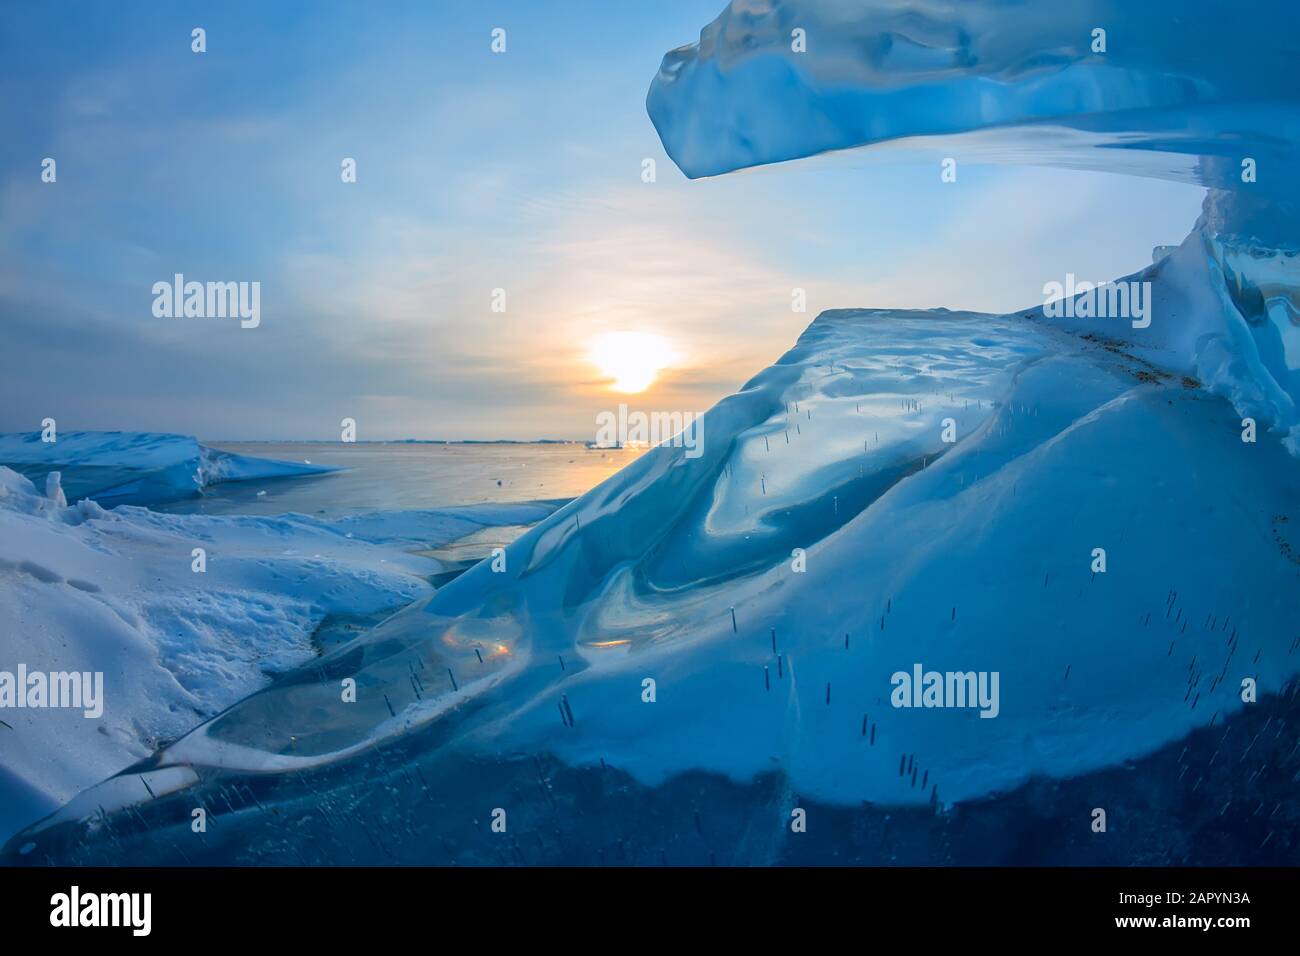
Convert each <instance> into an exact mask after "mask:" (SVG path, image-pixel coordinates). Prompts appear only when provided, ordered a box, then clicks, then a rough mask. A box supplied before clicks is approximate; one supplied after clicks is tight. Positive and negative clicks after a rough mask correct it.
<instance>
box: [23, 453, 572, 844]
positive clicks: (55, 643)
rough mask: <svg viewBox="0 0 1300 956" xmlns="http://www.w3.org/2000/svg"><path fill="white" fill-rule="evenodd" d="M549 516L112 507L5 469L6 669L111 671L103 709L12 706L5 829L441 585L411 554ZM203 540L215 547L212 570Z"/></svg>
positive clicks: (537, 509)
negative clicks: (255, 513)
mask: <svg viewBox="0 0 1300 956" xmlns="http://www.w3.org/2000/svg"><path fill="white" fill-rule="evenodd" d="M80 447H81V449H82V450H84V449H85V446H84V445H82V446H80ZM83 464H84V463H83ZM241 467H242V466H241ZM550 510H551V509H550V507H549V506H544V505H492V506H484V507H471V508H453V509H446V510H443V511H426V512H407V513H404V514H403V515H402V516H401V517H400V519H398V518H396V517H395V516H392V515H384V514H375V515H358V516H355V517H351V518H347V519H343V520H339V521H335V522H328V521H322V520H317V519H313V518H309V517H306V516H303V515H292V514H290V515H284V516H279V517H234V516H225V517H210V516H203V515H166V514H158V513H155V512H152V511H149V510H147V509H144V508H139V507H134V506H129V505H124V506H121V507H118V508H116V509H114V510H112V511H106V510H104V509H103V508H101V507H100V506H99V505H98V504H96V503H95V502H94V501H91V500H88V499H83V500H82V501H80V502H78V503H77V504H75V505H72V506H70V507H69V506H68V505H67V504H66V501H65V499H64V498H63V493H62V489H61V487H60V482H59V478H58V474H57V473H56V472H51V473H50V475H49V477H48V478H47V480H46V494H45V495H41V494H39V493H38V492H37V491H36V489H35V487H34V486H33V485H32V483H31V482H30V481H29V480H28V479H26V478H24V477H22V476H21V475H18V474H17V473H15V472H14V471H12V470H11V469H8V468H4V467H0V620H4V621H5V622H6V625H7V627H6V629H5V633H4V635H3V636H2V638H0V671H8V672H10V673H14V672H15V671H16V669H17V667H18V666H19V665H25V666H26V667H27V668H28V669H29V670H31V671H43V672H51V671H65V670H67V671H74V670H75V671H82V672H84V671H90V672H102V673H103V674H104V680H105V685H106V690H105V696H106V705H105V712H104V715H103V717H102V718H101V719H98V720H88V719H85V718H84V717H83V716H82V713H81V711H77V710H63V709H43V710H31V709H9V708H6V709H5V710H4V711H3V713H2V714H0V716H2V717H3V719H4V721H5V723H6V724H7V725H8V726H0V765H2V766H3V768H4V773H3V775H0V806H2V807H4V810H3V811H2V812H0V833H6V834H7V833H9V832H12V830H14V829H16V828H17V827H18V826H20V825H22V824H25V823H28V822H30V821H31V820H33V819H35V818H36V817H38V816H40V815H42V814H44V813H47V812H49V811H50V810H52V809H54V808H55V807H57V806H58V805H60V804H62V803H63V802H65V801H66V800H68V799H69V798H71V797H72V796H73V795H74V794H76V793H78V792H79V791H81V790H82V789H84V788H85V787H87V786H90V785H91V784H93V783H95V782H96V781H98V780H101V779H103V778H104V777H106V776H109V775H111V774H113V773H115V772H116V771H118V770H120V769H121V768H122V767H124V766H126V765H127V764H129V763H131V762H133V761H135V760H137V759H139V758H141V757H143V756H145V755H147V754H148V753H150V752H152V750H153V749H154V748H155V747H157V746H159V745H160V744H162V743H164V742H166V741H169V740H173V739H175V738H176V737H179V736H181V735H182V734H184V733H185V732H186V731H188V730H190V729H191V728H192V727H194V726H195V725H196V724H198V723H200V722H201V721H203V720H205V719H207V718H208V717H211V716H212V715H213V714H215V713H217V712H219V711H221V710H222V709H224V708H226V707H228V706H229V705H231V704H233V703H235V702H236V701H238V700H239V699H241V698H242V697H245V696H247V695H248V694H250V693H252V692H254V691H255V690H257V689H258V688H260V687H263V686H265V685H266V684H267V683H268V682H269V680H270V679H271V677H272V676H274V675H276V674H281V673H284V672H286V671H288V670H290V669H292V668H294V667H297V666H300V665H303V664H306V663H308V662H309V661H311V660H313V659H314V658H315V657H316V654H317V651H316V649H315V647H314V646H313V644H312V634H313V632H314V631H315V630H316V628H317V627H318V626H319V625H320V624H321V622H322V621H323V620H324V619H325V618H326V617H327V616H329V615H332V614H349V615H364V614H372V613H378V612H383V611H385V610H388V609H393V608H397V607H400V606H402V605H405V604H408V603H410V602H411V601H414V600H416V599H419V598H421V597H424V596H427V595H428V594H430V593H431V592H432V590H433V589H432V587H431V586H430V585H429V583H428V581H427V578H428V577H429V576H430V575H433V574H436V573H438V572H439V571H441V570H442V569H443V566H442V564H441V563H440V562H438V561H436V560H434V559H433V558H429V557H422V556H418V555H415V554H412V553H410V552H411V551H412V550H414V549H417V548H431V547H436V546H438V545H441V544H445V543H447V542H450V541H453V540H456V539H458V538H461V537H464V536H465V535H467V534H471V533H473V532H475V531H478V530H480V529H482V528H484V527H486V526H490V525H494V524H513V523H527V522H530V521H535V520H538V519H539V518H541V517H543V516H544V515H545V514H547V513H548V512H549V511H550ZM195 548H202V549H204V551H205V560H206V570H205V571H203V572H202V573H198V572H196V571H194V570H193V565H194V560H195V559H194V557H193V549H195Z"/></svg>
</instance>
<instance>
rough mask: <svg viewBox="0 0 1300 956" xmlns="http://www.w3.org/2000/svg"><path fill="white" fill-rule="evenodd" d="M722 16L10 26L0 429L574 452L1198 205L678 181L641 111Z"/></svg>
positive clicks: (129, 20) (1074, 184)
mask: <svg viewBox="0 0 1300 956" xmlns="http://www.w3.org/2000/svg"><path fill="white" fill-rule="evenodd" d="M722 5H723V0H703V2H701V0H662V2H657V3H653V4H639V3H609V2H587V0H553V2H540V0H525V2H508V3H507V2H473V3H471V2H463V3H461V2H433V0H423V2H415V3H384V4H374V5H362V4H356V3H327V2H312V3H306V2H290V0H280V2H276V3H228V4H227V3H223V4H221V5H219V6H218V5H215V4H187V3H181V2H173V3H139V2H131V0H127V2H121V3H113V4H103V3H89V2H87V3H47V4H40V5H36V4H31V5H26V4H24V5H21V6H19V5H17V4H6V5H5V6H4V7H3V8H0V61H3V62H4V63H5V66H4V68H3V70H0V129H4V130H5V135H4V136H3V137H2V138H0V431H31V430H35V429H39V428H40V427H41V421H42V419H44V418H47V417H52V418H54V419H55V420H56V421H57V422H58V425H59V428H60V429H61V430H65V431H66V430H74V429H111V430H132V431H170V432H180V433H184V434H191V435H197V436H198V437H200V438H202V439H205V440H211V441H220V440H227V441H232V440H241V439H242V440H252V439H267V440H275V439H311V440H317V439H321V440H337V438H338V437H339V433H340V422H341V420H342V419H344V418H351V419H354V420H355V421H356V423H357V438H358V439H359V440H387V439H398V438H417V439H451V440H457V439H496V438H501V439H515V440H528V439H534V438H571V439H579V440H590V439H591V438H593V437H594V434H595V431H596V416H597V414H598V413H600V412H602V411H608V410H613V409H616V408H617V407H618V404H619V403H621V402H626V403H628V404H629V406H631V407H632V408H634V409H637V408H639V409H643V410H647V411H651V410H655V411H684V412H685V411H703V410H705V409H707V408H708V407H709V406H710V405H712V404H713V403H714V402H716V401H717V400H718V399H719V398H721V397H723V396H724V395H726V394H728V393H730V392H733V391H735V390H737V389H738V388H739V387H740V386H741V385H743V383H744V382H745V381H746V380H747V379H749V378H750V377H751V376H752V375H754V374H756V373H757V372H758V371H760V370H761V369H762V368H764V367H766V366H767V365H770V364H771V363H772V362H773V361H775V360H776V359H777V358H778V357H779V356H780V355H781V354H782V353H783V352H785V351H786V350H787V349H788V348H789V347H790V346H792V345H793V344H794V341H795V340H796V338H797V337H798V336H799V334H800V332H802V331H803V329H804V328H805V327H806V326H807V325H808V324H809V322H811V321H812V319H813V317H814V316H815V315H816V314H817V313H818V312H819V311H821V310H822V309H827V308H847V307H894V308H932V307H937V306H945V307H948V308H965V309H973V310H981V311H994V312H1009V311H1014V310H1017V309H1022V308H1026V307H1029V306H1033V305H1037V304H1039V303H1041V302H1042V300H1043V294H1042V287H1043V285H1044V283H1046V282H1049V281H1058V282H1063V281H1064V279H1065V276H1066V274H1067V273H1074V274H1075V275H1076V276H1078V277H1080V278H1081V279H1091V280H1102V279H1108V278H1114V277H1117V276H1121V275H1125V274H1127V273H1130V272H1133V271H1135V270H1136V269H1139V268H1141V267H1142V266H1144V265H1146V264H1148V263H1149V262H1150V261H1151V249H1152V247H1153V246H1155V245H1161V244H1175V243H1178V242H1180V241H1182V239H1183V238H1184V236H1186V234H1187V233H1188V231H1189V230H1190V229H1191V226H1192V224H1193V222H1194V220H1195V218H1196V215H1197V213H1198V212H1199V209H1200V204H1201V198H1202V195H1203V190H1202V189H1199V188H1196V187H1192V186H1188V185H1183V184H1177V183H1169V182H1160V181H1154V180H1142V179H1135V178H1131V177H1124V176H1111V175H1106V174H1101V173H1086V172H1078V171H1069V170H1046V169H1034V168H1029V167H981V166H976V165H969V164H967V165H960V159H959V173H958V178H957V182H956V183H944V182H942V181H941V179H940V176H939V168H938V164H937V162H935V163H928V162H914V161H904V160H902V159H899V158H897V157H896V156H893V157H891V156H890V155H884V156H880V157H875V156H873V157H871V158H869V159H867V160H864V161H863V162H851V163H834V162H821V161H818V160H813V161H809V162H799V163H788V164H782V165H780V166H777V167H771V168H765V169H759V170H749V171H744V172H741V173H737V174H733V175H729V176H723V177H717V178H713V179H704V180H697V181H690V180H687V179H686V178H685V177H684V176H683V175H682V174H681V173H680V172H679V171H678V170H677V169H676V167H675V166H673V164H672V162H671V160H669V159H668V158H667V157H666V156H665V154H664V152H663V150H662V147H661V146H660V145H659V140H658V137H657V135H656V133H655V130H654V128H653V126H652V125H651V123H650V121H649V119H648V118H647V115H646V110H645V95H646V91H647V89H648V87H649V84H650V81H651V79H652V78H653V76H654V74H655V71H656V69H657V67H658V65H659V61H660V58H661V57H662V56H663V54H664V53H665V52H666V51H668V50H669V49H671V48H673V47H676V46H680V45H682V44H685V43H688V42H691V41H693V40H695V39H697V38H698V35H699V30H700V28H701V27H703V26H704V25H705V24H706V23H708V22H709V21H710V20H712V19H713V18H714V17H715V16H717V14H718V13H719V12H720V10H721V8H722ZM195 27H202V28H203V29H204V30H205V31H206V42H207V50H206V52H204V53H194V52H193V51H192V50H191V43H192V39H191V31H192V30H193V29H194V28H195ZM496 28H500V29H503V30H505V43H506V49H505V52H503V53H494V52H493V51H492V48H491V46H492V31H493V30H494V29H496ZM46 157H49V158H53V159H55V160H56V163H57V167H56V170H57V179H56V181H55V182H52V183H50V182H43V181H42V176H41V173H42V161H43V160H44V159H45V158H46ZM345 158H352V159H354V160H355V162H356V181H355V182H347V183H345V182H343V181H342V176H341V163H342V162H343V160H344V159H345ZM646 159H652V160H654V161H655V178H654V181H653V182H645V181H643V169H644V166H643V162H644V160H646ZM1117 222H1119V223H1121V224H1122V228H1120V229H1116V225H1115V224H1116V223H1117ZM176 273H181V274H183V275H184V276H185V278H186V280H193V281H201V282H206V281H220V282H232V281H233V282H240V281H243V282H254V281H256V282H258V283H260V295H261V299H260V324H258V326H257V327H256V328H241V327H240V323H239V322H238V321H237V320H232V319H222V318H197V317H190V318H183V317H180V318H177V317H170V318H168V317H159V316H157V315H155V314H154V308H153V306H154V292H153V287H154V284H155V283H157V282H160V281H162V282H169V283H170V282H171V281H172V277H173V276H174V275H175V274H176ZM796 288H799V289H803V290H805V292H806V298H807V306H806V312H802V313H800V312H796V311H793V310H792V290H794V289H796ZM498 289H499V290H504V293H505V296H504V303H505V311H504V312H500V311H494V309H493V305H494V302H496V304H497V305H499V304H500V301H501V300H500V297H499V296H498V297H497V298H495V299H494V290H498ZM625 332H633V333H639V334H642V335H647V334H648V335H653V336H655V337H656V338H657V340H658V341H660V342H662V343H664V344H665V345H666V346H668V348H669V350H670V351H671V364H670V367H668V368H665V369H662V370H661V371H660V372H659V373H658V376H657V378H656V379H655V381H654V382H653V384H652V385H651V386H650V387H649V388H647V389H646V390H645V391H642V392H640V393H637V394H623V393H620V392H618V391H616V390H615V389H614V387H613V385H614V381H613V376H612V375H611V373H610V371H609V369H608V368H601V367H599V366H598V365H597V364H595V363H594V362H593V360H592V353H593V349H594V348H595V349H596V350H597V351H599V349H598V348H597V346H598V344H599V343H600V342H602V341H608V340H604V339H602V337H603V336H607V335H609V334H611V333H625Z"/></svg>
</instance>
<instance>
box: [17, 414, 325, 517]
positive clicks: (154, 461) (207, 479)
mask: <svg viewBox="0 0 1300 956" xmlns="http://www.w3.org/2000/svg"><path fill="white" fill-rule="evenodd" d="M52 437H54V439H55V440H54V441H48V442H47V441H43V440H42V434H41V433H40V432H18V433H11V434H6V435H0V465H4V466H8V467H9V468H12V469H13V470H15V471H17V472H19V473H20V474H23V475H26V476H27V477H28V478H31V479H32V480H33V481H35V482H36V483H37V484H38V485H39V484H42V483H43V482H44V480H45V475H46V474H47V473H48V472H50V471H58V472H60V473H61V474H62V480H63V488H64V491H65V493H66V494H67V496H68V499H69V500H71V501H76V500H78V499H80V498H94V499H95V500H96V501H97V502H99V504H101V505H103V506H104V507H106V508H111V507H113V506H115V505H119V504H139V505H147V504H156V503H159V502H164V501H174V500H176V499H178V498H187V497H189V496H191V495H195V494H199V493H201V492H202V491H203V489H205V488H207V487H209V486H211V485H216V484H220V483H222V482H227V481H248V480H252V479H257V478H301V477H305V476H309V475H324V474H328V473H329V472H331V471H335V470H336V469H334V468H330V467H325V466H321V465H309V464H306V463H297V462H288V461H273V460H271V459H267V458H254V457H250V456H247V455H233V454H230V453H229V452H224V451H218V450H217V449H215V448H209V447H207V446H206V445H202V444H200V443H199V442H198V441H197V440H195V439H194V438H191V437H189V436H187V435H170V434H163V433H156V432H58V431H56V432H54V433H53V436H52Z"/></svg>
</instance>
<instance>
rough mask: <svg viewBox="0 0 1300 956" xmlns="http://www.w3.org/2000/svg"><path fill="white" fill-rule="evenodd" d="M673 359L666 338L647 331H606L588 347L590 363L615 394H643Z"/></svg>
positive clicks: (672, 353) (674, 356) (674, 357)
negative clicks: (604, 376)
mask: <svg viewBox="0 0 1300 956" xmlns="http://www.w3.org/2000/svg"><path fill="white" fill-rule="evenodd" d="M676 358H677V356H676V354H675V353H674V352H673V350H672V346H670V345H669V344H668V341H667V340H666V339H664V338H662V337H660V336H658V335H654V334H652V333H649V332H607V333H605V334H604V335H602V336H601V337H600V338H598V339H596V341H595V342H594V343H592V346H591V361H592V362H593V363H594V364H595V365H596V367H597V368H599V369H600V370H601V371H602V372H603V373H605V374H606V375H608V376H609V377H610V378H612V379H613V380H614V381H613V382H612V383H611V385H610V388H612V389H613V390H614V391H616V392H627V393H633V392H644V391H645V390H646V389H647V388H649V387H650V386H651V385H653V384H654V380H655V379H656V378H657V377H658V375H659V373H660V372H661V371H662V370H663V369H665V368H667V367H668V366H670V365H672V364H673V362H674V361H675V360H676Z"/></svg>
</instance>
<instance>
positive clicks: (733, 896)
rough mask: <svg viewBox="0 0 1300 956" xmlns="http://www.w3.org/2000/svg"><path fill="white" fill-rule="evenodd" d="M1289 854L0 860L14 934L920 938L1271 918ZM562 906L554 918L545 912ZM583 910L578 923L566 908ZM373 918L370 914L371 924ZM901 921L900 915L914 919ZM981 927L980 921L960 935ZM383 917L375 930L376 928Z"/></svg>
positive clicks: (1278, 918) (334, 938) (1221, 930)
mask: <svg viewBox="0 0 1300 956" xmlns="http://www.w3.org/2000/svg"><path fill="white" fill-rule="evenodd" d="M1296 875H1297V871H1296V870H1294V869H959V868H954V869H926V868H906V869H770V870H757V869H754V870H741V869H722V870H717V869H671V868H665V869H653V870H651V869H563V870H545V869H471V870H451V869H432V868H430V869H415V868H394V869H358V868H340V869H307V868H301V869H272V868H265V869H260V868H259V869H19V870H15V869H0V925H2V926H3V927H4V930H5V934H6V937H7V938H8V939H9V940H10V941H17V940H19V939H22V938H24V937H26V936H29V935H37V934H39V935H45V934H48V933H52V934H56V935H66V934H68V933H72V932H76V933H79V934H81V936H82V939H83V941H84V940H86V939H89V937H90V935H91V934H95V935H98V936H101V937H103V938H105V939H108V938H109V937H114V938H116V939H118V940H132V939H162V940H166V941H169V942H170V941H176V942H189V941H194V940H199V939H201V940H202V941H203V942H204V943H205V944H212V943H217V944H219V943H222V942H226V941H230V942H236V941H243V940H246V939H248V938H249V937H250V936H256V937H257V938H258V939H259V940H272V941H274V940H276V939H279V938H284V939H285V940H292V941H293V942H294V943H295V944H301V943H309V942H314V941H317V940H319V941H320V942H323V943H330V944H339V943H343V942H347V941H349V940H356V941H359V942H364V943H366V944H367V945H370V946H373V945H375V944H376V941H377V939H378V938H380V937H383V936H387V935H388V934H390V933H393V932H400V931H401V930H402V928H403V926H405V925H409V926H410V927H412V928H418V927H426V931H427V926H428V925H429V924H431V923H433V924H446V925H450V926H452V927H460V928H462V929H468V928H469V927H470V926H473V925H477V926H479V927H480V928H485V929H489V930H492V931H494V932H496V931H499V930H501V929H503V928H505V929H507V930H509V929H510V928H513V929H514V931H515V932H521V933H538V932H542V931H543V929H544V928H546V927H552V928H557V927H559V926H566V927H568V928H569V929H571V930H578V929H582V930H586V929H599V928H603V927H605V926H608V927H609V928H610V930H611V931H614V932H620V933H624V934H626V933H628V932H631V933H633V934H635V933H636V932H639V931H640V930H638V929H637V927H641V928H642V929H644V930H645V931H647V932H652V933H654V934H658V933H662V932H664V931H665V930H668V929H673V928H681V929H683V930H688V931H692V932H695V931H698V930H701V929H702V928H704V927H706V928H707V929H708V932H709V933H710V934H717V933H724V934H726V935H727V936H729V937H732V938H737V939H739V938H744V937H746V936H750V935H754V936H762V937H764V939H765V940H769V939H770V937H771V936H773V935H776V934H785V933H806V932H808V931H809V930H815V931H817V932H819V933H820V932H824V931H827V930H829V931H835V930H837V929H841V928H842V929H843V930H844V931H846V932H852V933H853V934H854V936H855V937H857V938H862V934H863V933H864V932H865V933H869V934H875V933H876V932H877V931H880V932H885V933H888V932H891V927H893V929H894V930H897V929H898V928H900V927H911V929H912V930H919V931H921V932H923V934H924V936H925V938H926V939H927V940H930V939H936V938H938V939H941V938H946V937H948V936H950V935H952V936H965V937H966V938H968V939H971V938H980V939H983V940H996V939H1003V938H1005V939H1010V940H1019V939H1026V940H1032V939H1039V938H1042V936H1043V934H1044V933H1052V934H1057V935H1059V934H1062V933H1068V934H1072V935H1077V934H1085V935H1096V934H1102V933H1105V934H1107V935H1109V934H1115V935H1116V936H1124V935H1128V934H1144V933H1145V934H1150V933H1162V932H1173V933H1174V934H1178V935H1182V934H1188V933H1200V934H1204V935H1209V936H1211V937H1213V938H1216V939H1224V940H1225V941H1227V940H1231V939H1233V938H1235V934H1238V933H1243V932H1244V933H1252V932H1256V931H1260V930H1263V931H1264V932H1265V933H1270V932H1271V933H1278V932H1281V931H1283V930H1285V929H1286V928H1287V927H1289V926H1293V925H1294V911H1293V898H1294V895H1295V894H1294V889H1295V877H1296ZM557 921H559V922H558V923H557ZM573 921H578V922H573ZM379 927H382V930H381V929H379ZM910 931H911V930H909V932H910ZM972 933H976V934H978V935H977V937H972V936H971V935H970V934H972ZM376 934H378V936H377V935H376Z"/></svg>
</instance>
